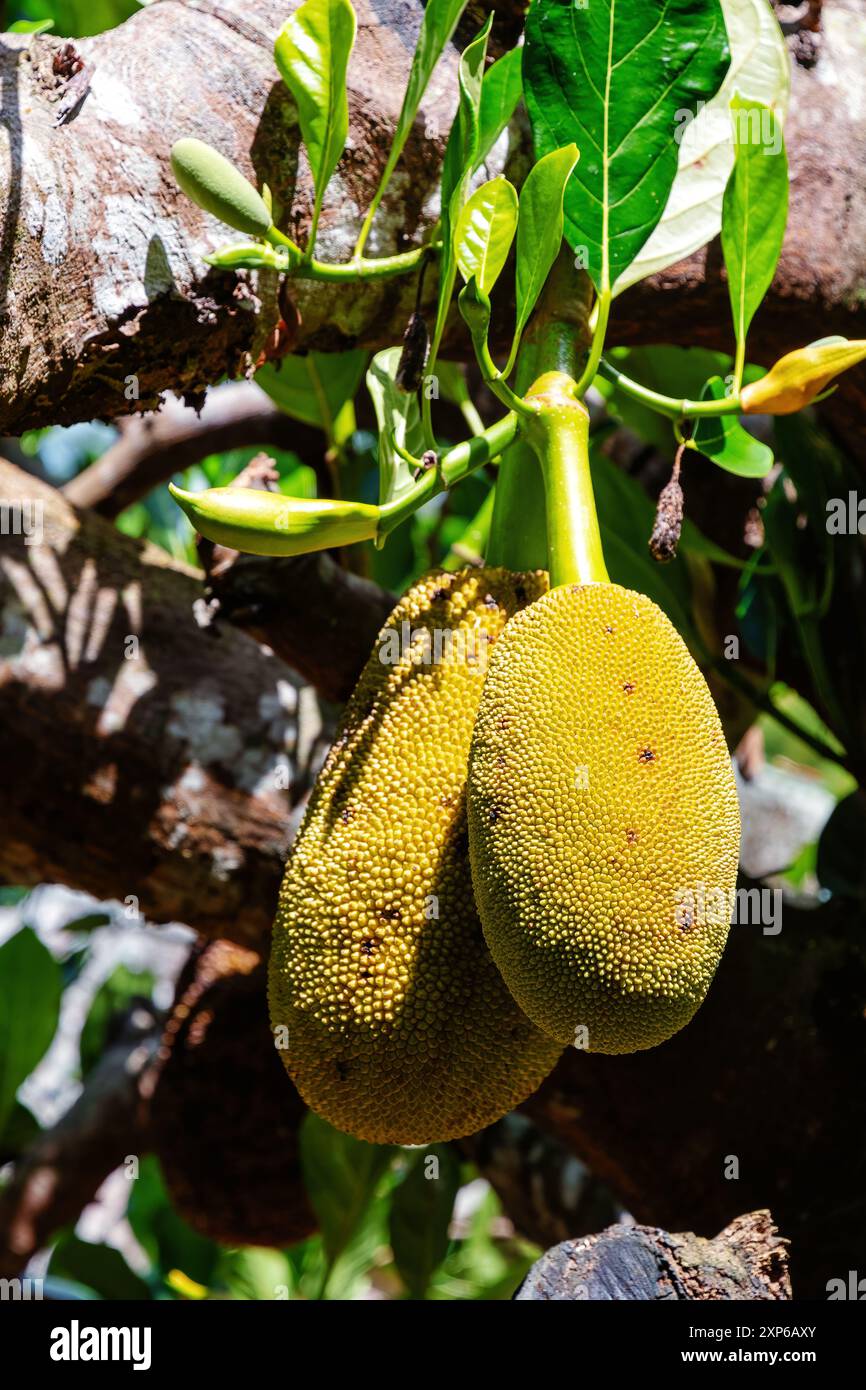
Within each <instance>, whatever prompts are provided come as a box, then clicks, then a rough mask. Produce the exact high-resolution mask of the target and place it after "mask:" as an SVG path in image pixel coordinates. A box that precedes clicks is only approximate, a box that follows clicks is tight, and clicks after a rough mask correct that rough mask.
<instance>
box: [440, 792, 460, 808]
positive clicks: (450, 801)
mask: <svg viewBox="0 0 866 1390" xmlns="http://www.w3.org/2000/svg"><path fill="white" fill-rule="evenodd" d="M456 800H457V798H456V796H455V795H454V792H446V793H445V795H444V796H440V798H439V805H440V806H453V805H454V804H455V802H456Z"/></svg>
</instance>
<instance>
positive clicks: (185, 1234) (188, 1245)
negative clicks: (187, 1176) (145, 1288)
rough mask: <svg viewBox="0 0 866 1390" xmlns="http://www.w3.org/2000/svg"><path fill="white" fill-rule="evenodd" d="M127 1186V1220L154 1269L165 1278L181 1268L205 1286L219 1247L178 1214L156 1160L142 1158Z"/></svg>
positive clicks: (216, 1259) (151, 1157)
mask: <svg viewBox="0 0 866 1390" xmlns="http://www.w3.org/2000/svg"><path fill="white" fill-rule="evenodd" d="M130 1187H131V1189H132V1191H131V1193H130V1198H129V1205H128V1207H127V1211H126V1216H127V1220H128V1221H129V1224H130V1226H131V1227H132V1231H133V1234H134V1236H135V1238H136V1240H137V1241H138V1243H139V1245H140V1246H141V1247H142V1249H143V1250H144V1251H145V1253H146V1255H147V1256H148V1258H149V1259H150V1261H151V1263H152V1265H153V1266H154V1270H155V1272H156V1273H157V1274H159V1275H160V1276H162V1277H163V1278H165V1277H166V1276H167V1275H168V1274H170V1273H171V1271H172V1270H180V1271H181V1273H183V1274H185V1275H187V1277H188V1278H190V1279H193V1280H195V1282H196V1283H197V1284H203V1285H204V1286H205V1287H207V1286H208V1285H209V1284H210V1281H211V1277H212V1276H213V1273H214V1270H215V1269H216V1267H217V1264H218V1262H219V1258H220V1248H219V1246H218V1245H216V1244H215V1243H214V1242H213V1241H212V1240H206V1239H205V1237H204V1236H200V1235H199V1234H198V1232H197V1231H194V1230H193V1229H192V1227H191V1226H188V1225H187V1223H186V1222H185V1221H184V1220H183V1218H182V1217H180V1216H178V1214H177V1212H176V1211H175V1209H174V1207H173V1206H172V1204H171V1199H170V1197H169V1195H168V1192H167V1191H166V1188H165V1183H164V1182H163V1180H162V1172H161V1170H160V1166H159V1163H158V1161H157V1159H155V1158H154V1157H153V1156H152V1155H149V1154H147V1155H145V1156H144V1158H142V1160H141V1165H140V1169H139V1175H138V1177H137V1178H135V1179H134V1180H133V1179H130Z"/></svg>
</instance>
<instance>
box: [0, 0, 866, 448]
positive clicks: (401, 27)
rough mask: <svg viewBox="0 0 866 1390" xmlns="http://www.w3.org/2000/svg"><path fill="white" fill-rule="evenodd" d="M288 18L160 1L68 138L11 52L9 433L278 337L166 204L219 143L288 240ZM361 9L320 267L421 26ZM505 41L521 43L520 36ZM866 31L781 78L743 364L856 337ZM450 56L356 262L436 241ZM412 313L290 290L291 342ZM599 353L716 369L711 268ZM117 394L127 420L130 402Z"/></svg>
mask: <svg viewBox="0 0 866 1390" xmlns="http://www.w3.org/2000/svg"><path fill="white" fill-rule="evenodd" d="M294 7H295V0H221V3H220V4H219V5H216V4H211V3H210V0H199V3H198V4H196V5H193V4H191V3H190V4H180V3H179V0H158V3H156V4H153V5H150V6H148V8H147V9H146V10H144V11H142V13H140V14H138V15H136V16H135V17H134V18H133V19H131V20H129V21H128V22H127V23H126V24H124V25H122V26H121V27H120V28H119V29H116V30H113V31H110V32H109V33H107V34H103V35H99V36H98V37H96V38H93V39H87V40H82V41H81V43H80V45H79V46H80V48H81V51H82V54H83V56H84V57H85V58H86V59H87V61H88V62H91V63H93V64H94V65H95V68H94V73H93V78H92V82H91V86H90V91H89V92H88V94H87V96H86V97H85V99H84V102H83V103H82V105H81V107H80V109H79V112H78V114H77V115H75V116H74V119H72V120H70V121H69V122H68V123H66V124H62V125H59V126H55V125H54V120H55V112H56V109H57V98H58V96H59V95H60V94H61V93H60V90H59V88H58V86H57V79H56V78H55V77H54V74H53V72H52V60H53V56H54V53H55V51H56V49H57V47H58V44H59V40H56V39H53V38H52V37H51V36H39V37H36V38H23V37H19V36H10V35H4V36H3V40H2V45H0V83H2V87H3V92H4V98H5V99H4V106H5V110H6V113H7V121H8V128H9V131H10V160H9V162H8V165H7V166H6V167H4V170H3V171H2V172H0V207H2V208H3V233H2V244H0V265H2V267H3V268H2V271H0V276H2V279H0V315H2V318H0V323H2V329H3V332H2V335H0V431H4V432H6V433H17V432H20V431H21V430H23V429H25V428H27V427H29V426H35V425H43V424H49V423H51V424H54V423H65V422H70V421H73V420H81V419H89V418H92V417H93V416H97V415H98V416H104V415H106V414H109V415H117V414H123V413H125V412H128V411H131V410H140V409H145V408H149V407H150V406H152V405H154V404H155V403H156V400H157V397H158V393H159V392H161V391H162V390H164V389H166V388H171V389H174V390H177V391H180V392H184V391H191V392H195V391H197V390H198V389H200V388H201V387H202V385H203V384H204V383H207V382H210V381H214V380H216V379H217V378H219V377H220V376H221V375H222V374H223V373H225V372H228V373H229V374H230V375H233V374H237V373H238V372H240V371H242V370H243V369H244V368H245V366H246V365H247V364H248V362H249V360H250V354H251V353H252V354H253V355H255V354H256V352H257V351H258V347H259V345H260V343H261V341H262V340H263V338H264V336H265V334H266V332H267V331H268V329H269V328H270V326H271V323H272V322H273V319H274V318H275V309H274V304H273V297H274V289H275V287H274V284H273V283H272V280H273V277H272V276H270V275H266V276H259V277H257V278H256V277H253V278H252V279H251V278H249V277H243V276H241V277H236V276H234V275H227V274H222V273H218V272H215V271H212V270H208V268H207V267H206V266H205V265H204V263H203V261H202V256H203V254H204V253H206V252H207V251H208V250H212V249H213V248H214V247H215V246H217V245H219V244H220V243H221V242H223V241H225V240H226V239H227V237H226V232H225V229H221V228H220V227H219V226H218V224H217V223H216V222H215V221H214V220H213V219H212V218H209V217H207V216H205V215H204V214H202V213H200V212H199V211H198V210H197V209H196V208H194V207H193V206H192V205H191V204H190V203H189V202H188V200H187V199H185V198H184V197H182V196H181V195H180V194H179V193H178V192H177V189H176V188H175V185H174V181H173V179H172V177H171V172H170V168H169V164H168V151H169V148H170V146H171V143H172V141H173V140H175V139H176V138H177V137H178V136H180V135H183V134H192V135H198V136H200V137H203V138H205V139H208V140H210V141H211V142H213V143H215V144H216V145H218V146H219V148H220V149H221V150H223V151H224V152H225V153H226V154H227V155H229V156H230V157H231V158H232V159H234V160H235V161H236V162H237V163H238V164H239V166H240V167H241V168H243V169H244V171H245V172H246V173H248V174H255V175H256V177H258V178H259V179H260V180H261V179H267V181H268V182H269V183H270V185H271V187H272V188H273V189H274V191H275V193H276V194H277V196H278V198H279V199H280V201H281V203H282V205H283V208H284V209H285V210H286V216H287V217H288V214H289V210H290V209H291V215H292V217H293V218H294V216H295V214H296V213H297V214H298V217H299V226H300V228H301V229H303V227H304V225H305V222H306V219H307V216H308V213H309V207H310V183H309V176H308V171H307V169H306V165H305V162H304V159H303V156H301V157H300V159H299V156H298V150H297V131H296V127H295V122H294V115H293V110H292V105H291V102H290V101H289V99H288V98H287V96H286V95H285V93H284V92H283V90H282V86H281V84H280V83H279V81H278V80H276V72H275V69H274V66H273V60H272V56H271V45H272V42H273V36H274V34H275V33H276V32H277V30H278V28H279V26H280V24H281V23H282V21H283V20H284V18H285V16H286V13H287V10H291V9H292V8H294ZM357 8H358V12H359V31H358V43H357V48H356V52H355V55H354V58H353V62H352V67H351V73H350V95H349V108H350V138H349V148H348V150H347V152H346V155H345V156H344V159H343V160H342V162H341V165H340V167H339V170H338V174H337V177H336V179H335V181H334V183H333V185H332V186H331V189H330V192H329V194H328V198H327V200H326V205H325V213H324V217H323V223H322V248H323V251H324V253H325V254H326V255H327V256H328V257H329V258H333V259H345V258H346V257H347V256H348V255H349V253H350V251H351V248H352V245H353V242H354V237H355V233H356V231H357V227H358V222H359V217H358V215H357V214H360V212H361V210H362V208H363V207H364V206H365V205H366V202H367V200H368V199H369V197H370V194H371V193H372V191H373V188H374V187H375V183H376V180H377V175H378V171H379V169H380V168H381V166H382V164H383V162H384V159H385V157H386V151H387V148H388V144H389V140H390V133H391V131H392V129H393V125H394V121H395V119H396V115H397V111H398V109H399V103H400V100H401V96H402V91H403V87H404V83H405V78H406V74H407V71H408V65H409V62H410V59H411V53H412V48H413V45H414V39H415V35H416V32H417V27H418V24H419V21H420V15H421V4H420V0H385V3H383V4H382V5H379V6H375V7H374V6H372V5H371V4H370V3H369V0H360V2H359V5H358V6H357ZM495 8H499V7H498V6H495ZM506 9H510V10H511V11H512V13H513V9H514V7H513V6H510V7H506ZM477 21H478V12H477V10H476V11H475V12H474V14H473V13H471V12H470V13H468V14H467V17H466V19H465V22H464V28H463V29H461V31H460V32H459V33H458V43H462V42H464V41H465V39H466V37H467V34H468V33H469V32H471V31H472V28H473V25H477ZM498 23H499V25H500V26H502V25H503V24H504V25H505V27H506V28H507V29H508V37H509V38H510V37H513V18H509V19H508V20H507V21H503V20H500V21H498ZM495 27H496V26H495ZM864 29H866V17H864V15H863V11H862V6H861V5H860V3H859V0H824V4H823V8H822V12H821V28H820V31H819V32H818V33H817V35H815V36H814V37H815V40H816V41H815V42H814V43H812V44H811V46H810V47H809V49H808V51H804V50H803V47H802V45H801V46H800V49H799V50H798V51H799V53H800V56H801V57H802V58H804V59H805V62H806V63H808V64H809V66H804V65H802V64H798V65H797V66H796V67H795V74H794V77H795V80H794V99H793V106H792V113H791V118H790V123H789V127H788V144H789V150H790V155H791V164H792V171H793V185H792V206H791V216H790V222H789V228H788V235H787V239H786V245H785V251H784V254H783V257H782V262H781V265H780V268H779V272H778V274H777V277H776V282H775V285H774V287H773V290H772V291H771V294H770V296H769V299H768V301H767V303H766V305H765V306H764V307H763V308H762V310H761V311H760V313H759V315H758V318H757V320H756V323H755V328H754V334H753V336H752V339H751V340H750V341H751V343H752V346H753V349H754V354H755V356H756V357H757V358H758V360H764V361H767V360H769V359H771V358H772V357H774V356H776V355H778V354H779V353H780V352H782V351H785V350H787V349H789V348H791V347H792V346H796V345H797V343H798V342H800V341H807V340H808V339H809V338H812V337H815V336H820V334H823V333H830V332H838V333H844V334H845V335H847V336H848V337H866V307H864V306H866V294H864V290H866V181H864V179H863V170H864V168H866V116H864V113H863V111H862V110H861V108H860V107H859V106H858V104H857V98H856V93H857V91H858V90H859V76H860V75H859V70H858V64H859V57H858V54H859V52H860V47H861V44H862V37H863V33H864ZM799 37H802V35H801V36H799ZM456 54H457V48H456V47H455V46H454V45H452V46H451V47H450V48H449V50H448V52H447V53H446V55H445V58H444V60H443V62H442V65H441V69H440V70H439V71H438V73H437V75H436V77H435V78H434V81H433V83H432V85H431V88H430V92H429V94H428V96H427V98H426V99H425V103H424V107H423V110H422V112H421V115H420V116H419V119H418V121H417V122H416V129H415V131H414V132H413V136H412V138H411V140H410V142H409V146H408V148H407V152H406V155H405V158H404V162H403V166H402V171H401V173H400V174H399V175H398V177H397V178H396V179H395V181H394V184H393V189H392V193H391V196H389V197H388V198H387V199H386V200H385V203H384V204H383V207H382V209H381V214H380V219H378V220H377V224H376V229H375V232H374V240H373V243H372V245H371V254H377V253H379V252H385V251H392V250H400V249H405V247H406V246H408V245H410V244H415V243H417V242H418V240H419V239H420V237H421V236H422V234H423V233H424V231H425V230H427V229H428V228H429V227H430V226H431V224H432V222H433V221H434V220H435V217H436V215H437V211H438V208H437V193H436V183H435V180H436V176H437V170H438V163H439V157H440V155H441V152H442V148H443V142H444V137H445V136H446V135H447V131H448V126H449V122H450V118H451V114H452V111H453V106H454V99H455V79H454V75H455V61H456ZM509 143H510V146H511V148H510V152H509V151H508V150H507V149H506V146H508V145H509ZM527 148H528V145H527V132H526V128H525V125H524V124H523V123H518V124H516V125H515V126H514V128H513V130H512V131H511V132H510V136H509V139H508V140H506V141H503V143H502V146H501V147H497V150H496V152H495V154H494V155H493V156H492V157H491V160H490V161H489V172H490V174H491V175H493V174H496V173H499V172H501V171H502V165H503V161H507V162H508V163H509V167H511V166H513V167H514V168H515V170H516V171H517V172H518V173H519V171H520V168H521V165H524V166H525V159H526V152H527ZM230 235H231V234H229V237H230ZM410 280H411V277H410ZM433 280H434V277H429V281H430V284H429V285H428V291H429V289H431V288H432V287H433ZM413 293H414V284H413V283H407V282H405V281H394V282H387V283H385V284H383V285H380V286H379V287H373V286H367V287H365V289H364V291H363V293H361V294H359V295H355V294H353V295H352V296H346V295H345V294H343V293H342V292H339V291H338V292H335V291H334V290H333V289H331V288H326V287H323V286H321V285H315V286H311V285H299V286H298V287H297V297H298V304H299V307H300V310H301V315H302V326H301V336H300V339H299V342H300V344H301V345H303V344H307V345H310V344H313V345H318V346H322V347H328V348H337V347H340V346H346V345H354V344H356V343H361V344H364V345H366V346H369V347H380V346H382V345H386V344H388V343H392V342H396V341H398V339H399V334H400V332H401V331H402V328H403V326H404V325H405V322H406V317H407V312H408V308H409V306H410V300H411V296H412V294H413ZM506 308H507V306H506ZM506 317H507V314H506ZM816 326H817V328H818V330H819V331H818V332H816ZM612 333H613V336H614V337H615V338H617V339H619V340H620V341H623V342H644V343H646V342H656V341H660V340H661V341H681V342H687V343H706V344H710V345H712V346H715V347H720V348H724V349H728V348H729V347H730V332H729V310H728V305H727V287H726V285H725V283H724V279H723V277H722V274H721V268H720V256H719V253H718V246H717V245H713V246H711V247H710V248H709V249H708V250H706V251H702V252H699V253H697V254H696V255H695V256H693V257H691V258H690V259H689V260H688V261H686V262H684V263H682V264H680V265H679V266H675V267H673V268H672V269H671V270H669V271H667V272H664V273H663V274H661V275H658V276H655V277H653V278H652V280H650V281H648V282H646V283H645V284H644V285H643V286H641V287H640V288H638V289H637V290H635V291H630V292H629V293H628V294H627V295H626V296H625V297H623V299H621V300H620V301H618V303H617V306H616V310H615V313H614V316H613V325H612ZM166 343H170V344H171V351H170V352H167V351H166ZM131 376H134V377H135V378H136V380H137V382H138V386H139V389H140V397H139V399H138V400H134V399H133V400H128V399H126V396H125V394H124V388H125V384H126V379H127V378H128V377H131ZM864 405H866V370H863V369H861V370H860V371H858V372H854V373H851V374H850V375H849V377H847V378H846V379H845V384H844V386H843V387H842V388H841V389H840V391H839V393H838V395H837V397H836V401H835V406H834V418H835V420H836V422H837V425H839V427H840V428H841V429H842V430H843V431H844V433H845V435H846V438H847V440H848V441H849V442H850V443H851V445H852V447H855V448H856V447H858V445H859V447H860V450H861V453H862V441H861V440H860V436H861V435H862V431H857V430H855V429H854V428H853V426H854V424H855V423H856V421H857V420H858V419H862V415H863V409H864Z"/></svg>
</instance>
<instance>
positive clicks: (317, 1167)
mask: <svg viewBox="0 0 866 1390" xmlns="http://www.w3.org/2000/svg"><path fill="white" fill-rule="evenodd" d="M300 1150H301V1167H302V1170H303V1174H304V1186H305V1188H306V1190H307V1195H308V1197H309V1199H310V1202H311V1204H312V1207H313V1210H314V1211H315V1213H316V1216H317V1217H318V1219H319V1227H320V1229H321V1233H322V1240H323V1241H324V1245H325V1250H326V1252H327V1254H328V1258H329V1259H330V1260H331V1261H333V1260H335V1259H336V1258H337V1256H338V1255H340V1254H341V1253H342V1251H343V1250H345V1248H346V1246H347V1245H348V1244H349V1241H350V1240H351V1238H352V1236H353V1234H354V1232H355V1230H356V1228H357V1227H358V1225H359V1224H360V1221H361V1218H362V1216H363V1215H364V1212H365V1211H366V1209H367V1207H368V1206H369V1204H370V1202H371V1200H372V1198H373V1194H374V1193H375V1191H376V1188H377V1186H378V1184H379V1180H380V1178H381V1177H382V1174H383V1173H384V1172H385V1169H386V1168H387V1166H388V1164H389V1162H390V1161H391V1156H392V1154H393V1152H394V1150H393V1149H391V1148H389V1147H388V1146H387V1145H384V1144H367V1143H365V1142H364V1140H363V1139H355V1138H353V1137H352V1135H351V1134H343V1133H342V1131H341V1130H338V1129H333V1128H332V1127H331V1125H329V1124H327V1123H326V1122H325V1121H324V1120H320V1119H319V1117H318V1115H315V1114H314V1113H313V1112H312V1111H311V1112H310V1113H309V1114H308V1115H307V1116H306V1117H305V1119H304V1122H303V1124H302V1126H301V1136H300Z"/></svg>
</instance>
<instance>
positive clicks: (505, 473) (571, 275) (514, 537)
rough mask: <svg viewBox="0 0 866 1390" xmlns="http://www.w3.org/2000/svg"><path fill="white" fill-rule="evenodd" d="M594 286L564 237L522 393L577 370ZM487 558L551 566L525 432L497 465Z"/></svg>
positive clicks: (524, 357)
mask: <svg viewBox="0 0 866 1390" xmlns="http://www.w3.org/2000/svg"><path fill="white" fill-rule="evenodd" d="M591 295H592V286H591V284H590V281H589V278H588V276H586V275H581V274H578V273H577V271H576V270H575V267H574V256H573V254H572V252H571V250H570V248H569V247H568V246H567V245H566V244H565V243H564V242H563V246H562V250H561V251H560V254H559V256H558V258H557V260H556V262H555V264H554V267H553V269H552V271H551V272H550V275H549V276H548V279H547V284H546V285H545V287H544V290H543V292H542V296H541V300H540V301H539V304H538V307H537V309H536V312H535V314H534V315H533V317H532V319H531V321H530V324H529V327H528V329H527V331H526V332H525V333H524V335H523V341H522V342H521V345H520V352H519V355H518V358H517V373H516V376H515V381H514V388H515V391H516V392H517V394H518V395H520V396H523V395H525V393H526V392H527V391H528V390H529V387H530V386H531V384H532V382H533V381H535V380H536V378H537V377H539V376H541V375H542V373H544V372H552V371H558V372H566V373H567V374H568V375H569V376H572V377H573V376H574V375H575V374H576V371H577V364H578V362H579V361H580V359H581V357H582V356H583V353H584V352H585V350H586V346H587V342H588V332H587V326H586V322H587V317H588V314H589V307H590V299H591ZM487 559H488V561H489V563H490V564H491V565H505V566H507V567H509V568H511V569H521V570H533V569H546V568H547V520H546V515H545V506H544V483H543V481H542V476H541V471H540V469H539V466H538V459H537V457H536V454H535V450H534V449H533V448H532V447H531V446H530V445H529V444H528V443H527V442H526V439H525V438H518V439H517V440H516V441H515V442H514V444H512V446H511V448H510V449H506V451H505V453H504V454H503V455H502V461H501V463H500V465H499V475H498V478H497V482H496V501H495V504H494V508H493V520H492V522H491V524H490V540H489V542H488V547H487Z"/></svg>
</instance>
